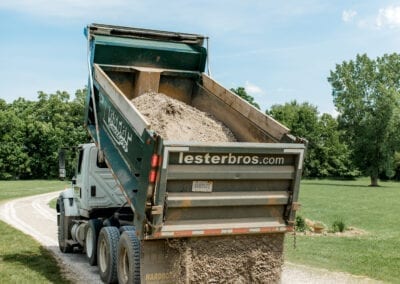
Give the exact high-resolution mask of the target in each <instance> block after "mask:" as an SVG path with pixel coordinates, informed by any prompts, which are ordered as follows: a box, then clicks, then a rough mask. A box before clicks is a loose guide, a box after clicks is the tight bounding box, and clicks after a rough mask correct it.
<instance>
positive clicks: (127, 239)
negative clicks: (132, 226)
mask: <svg viewBox="0 0 400 284" xmlns="http://www.w3.org/2000/svg"><path fill="white" fill-rule="evenodd" d="M118 281H119V283H124V284H127V283H135V284H136V283H139V284H140V242H139V240H138V238H137V237H136V233H135V231H125V232H123V233H122V235H121V238H120V239H119V245H118Z"/></svg>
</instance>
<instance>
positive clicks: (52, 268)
mask: <svg viewBox="0 0 400 284" xmlns="http://www.w3.org/2000/svg"><path fill="white" fill-rule="evenodd" d="M2 259H3V261H4V262H8V263H10V264H15V265H23V266H25V267H26V269H27V270H32V271H36V272H37V273H38V274H40V275H41V276H42V277H44V278H46V279H47V280H48V281H49V282H51V283H71V282H70V281H68V280H67V279H65V278H64V277H63V276H62V273H61V270H60V267H59V266H58V265H57V261H56V260H55V259H54V257H53V256H52V255H51V253H50V252H49V251H47V250H46V249H45V248H43V247H40V252H39V253H32V252H29V251H25V252H21V253H10V254H4V255H3V256H2Z"/></svg>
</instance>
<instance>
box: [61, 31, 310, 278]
mask: <svg viewBox="0 0 400 284" xmlns="http://www.w3.org/2000/svg"><path fill="white" fill-rule="evenodd" d="M85 35H86V37H87V40H88V65H89V82H88V94H87V98H86V106H85V118H84V124H85V126H86V128H87V130H88V132H89V134H90V136H91V138H92V140H93V142H92V143H89V144H83V145H79V146H78V147H77V149H78V150H77V151H78V154H77V170H76V175H75V177H74V178H73V180H72V185H71V187H70V188H67V189H66V190H64V191H63V192H62V193H61V194H60V196H59V198H58V200H57V212H58V215H57V216H58V219H57V220H58V240H59V248H60V250H61V251H62V252H65V253H70V252H84V253H85V254H86V257H87V259H88V262H89V263H90V264H91V265H96V264H97V265H98V266H99V273H100V277H101V279H102V281H103V282H105V283H115V282H119V283H179V282H185V283H190V282H197V281H198V282H209V281H211V282H212V283H216V282H222V281H223V279H225V280H226V278H223V277H222V278H221V277H220V276H218V275H213V274H212V272H210V273H208V272H204V271H203V272H202V275H201V277H202V278H201V277H200V276H196V275H195V274H196V269H197V268H199V267H197V268H196V267H193V265H192V266H191V267H188V266H189V262H188V258H190V256H191V255H193V256H197V257H198V258H199V256H200V258H202V254H204V255H206V254H208V253H215V254H218V250H219V248H221V247H222V246H221V244H227V245H228V246H231V244H232V247H234V245H233V244H234V243H235V241H239V242H240V241H241V240H243V239H246V238H248V239H251V240H254V241H252V243H254V244H256V245H257V244H258V242H266V243H267V245H268V244H269V243H274V245H273V247H274V248H273V249H272V253H273V254H272V255H276V257H277V258H282V249H283V248H282V242H283V236H284V234H285V233H286V232H292V231H293V229H294V221H295V214H296V210H297V209H298V207H299V204H298V202H297V201H298V194H299V184H300V178H301V175H302V166H303V158H304V153H305V149H306V146H305V143H304V141H303V140H301V139H299V138H296V137H294V136H292V135H291V134H290V130H289V129H288V128H286V127H285V126H283V125H282V124H280V123H279V122H277V121H276V120H274V119H273V118H272V117H270V116H268V115H266V114H264V113H262V112H260V111H259V110H258V109H256V108H255V107H253V106H252V105H250V104H249V103H248V102H246V101H245V100H243V99H242V98H240V97H239V96H237V95H236V94H234V93H232V92H231V91H230V90H228V89H226V88H224V87H223V86H221V85H220V84H219V83H217V82H216V81H215V80H214V79H213V78H211V77H210V75H209V74H207V73H206V72H205V69H206V66H207V49H206V48H205V47H204V46H205V41H206V40H208V39H207V38H206V37H205V36H202V35H197V34H188V33H178V32H166V31H158V30H147V29H138V28H128V27H119V26H110V25H102V24H91V25H89V26H87V27H86V28H85ZM147 92H155V93H163V94H165V95H167V96H169V97H171V98H174V99H176V100H179V101H181V102H184V103H185V104H187V105H190V106H193V107H195V108H196V109H198V110H201V111H203V112H206V113H209V114H211V115H212V116H214V117H215V118H216V119H218V120H219V121H221V122H223V123H224V124H225V125H226V126H227V127H228V128H229V129H230V130H231V131H232V132H233V134H234V135H235V137H236V139H237V142H221V143H207V142H196V141H194V142H193V141H192V142H186V141H179V137H177V139H176V141H173V140H168V139H165V137H162V136H161V135H159V134H158V133H157V131H155V130H154V128H152V125H151V124H150V123H149V122H148V120H147V119H146V117H145V116H143V115H142V113H141V112H139V111H138V109H137V108H136V107H135V105H134V104H133V103H132V99H134V98H136V97H139V96H141V95H142V94H144V93H147ZM60 165H64V163H60ZM60 173H62V174H63V175H64V174H65V170H64V169H60ZM201 240H206V242H205V243H203V250H202V251H200V250H199V251H197V252H196V253H195V254H193V250H194V248H193V249H192V250H190V249H186V250H184V249H181V248H179V245H180V244H182V243H185V242H186V244H190V243H191V242H192V243H196V242H197V241H201ZM214 242H215V244H217V243H219V244H220V245H215V244H214ZM246 246H247V245H246ZM249 247H250V245H249ZM256 249H257V248H256ZM238 250H241V252H240V256H245V255H246V248H243V245H241V247H240V246H239V247H238V248H237V249H236V248H235V249H233V250H231V251H230V252H229V253H230V254H231V257H233V258H232V259H233V260H235V261H236V260H237V261H240V257H239V256H235V253H236V252H237V251H238ZM191 253H192V254H191ZM266 253H270V252H266ZM274 253H275V254H274ZM217 257H220V255H218V256H217ZM280 264H281V261H280V262H279V265H280ZM207 265H208V264H205V266H207ZM210 265H212V264H210ZM223 265H225V264H223ZM262 267H265V269H269V268H268V263H264V264H262ZM199 269H200V268H199ZM213 269H216V270H217V267H214V268H213V267H211V269H210V270H211V271H212V270H213ZM237 269H238V270H241V269H242V271H246V270H248V269H247V268H246V267H242V268H241V267H237ZM249 269H250V268H249ZM260 271H261V270H260ZM260 271H259V272H258V273H260ZM243 273H244V272H243ZM278 274H279V273H278ZM196 277H197V278H196ZM198 277H200V278H198ZM233 277H235V276H233ZM254 277H256V276H254ZM271 277H272V278H271V279H264V281H265V282H278V281H279V277H280V274H279V275H276V274H274V275H272V276H271ZM196 279H197V280H196ZM243 279H244V280H243V281H244V282H246V281H251V279H250V278H246V277H244V278H243ZM252 279H253V280H254V279H256V278H252ZM231 280H232V279H231ZM213 281H214V282H213ZM251 282H263V281H262V279H261V280H260V279H258V280H257V281H255V280H254V281H251Z"/></svg>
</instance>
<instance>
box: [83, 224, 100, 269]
mask: <svg viewBox="0 0 400 284" xmlns="http://www.w3.org/2000/svg"><path fill="white" fill-rule="evenodd" d="M102 225H103V223H102V222H101V220H100V219H90V220H89V222H88V224H87V229H86V234H85V249H86V257H87V259H88V261H89V264H90V265H92V266H93V265H96V264H97V238H98V236H99V233H100V230H101V227H102Z"/></svg>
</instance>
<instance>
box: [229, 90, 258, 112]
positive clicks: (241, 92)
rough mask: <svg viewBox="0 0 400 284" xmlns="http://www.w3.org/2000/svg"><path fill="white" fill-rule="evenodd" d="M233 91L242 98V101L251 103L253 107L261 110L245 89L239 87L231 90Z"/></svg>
mask: <svg viewBox="0 0 400 284" xmlns="http://www.w3.org/2000/svg"><path fill="white" fill-rule="evenodd" d="M231 91H232V92H234V93H235V94H236V95H238V96H239V97H241V98H242V99H244V100H246V101H247V102H249V103H250V104H251V105H253V106H255V107H256V108H258V109H260V106H259V105H258V103H256V102H255V101H254V98H253V97H252V96H250V95H249V94H247V92H246V89H245V88H244V87H237V88H236V89H234V88H231Z"/></svg>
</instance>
